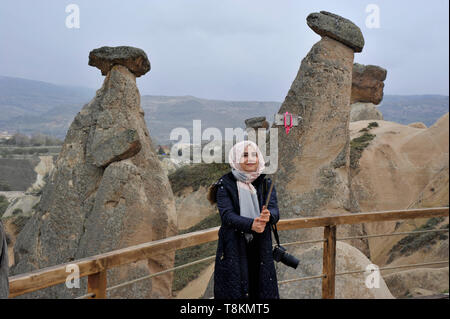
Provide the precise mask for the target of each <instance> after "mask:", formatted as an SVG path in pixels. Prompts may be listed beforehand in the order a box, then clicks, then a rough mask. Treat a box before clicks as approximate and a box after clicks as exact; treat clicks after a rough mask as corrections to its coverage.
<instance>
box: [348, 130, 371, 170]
mask: <svg viewBox="0 0 450 319" xmlns="http://www.w3.org/2000/svg"><path fill="white" fill-rule="evenodd" d="M375 136H376V135H375V134H370V133H367V132H366V133H364V134H363V135H361V136H359V137H356V138H354V139H352V140H351V141H350V167H351V168H358V166H359V159H360V158H361V156H362V152H363V151H364V149H365V148H366V147H367V146H368V145H369V144H370V141H371V140H373V139H374V138H375Z"/></svg>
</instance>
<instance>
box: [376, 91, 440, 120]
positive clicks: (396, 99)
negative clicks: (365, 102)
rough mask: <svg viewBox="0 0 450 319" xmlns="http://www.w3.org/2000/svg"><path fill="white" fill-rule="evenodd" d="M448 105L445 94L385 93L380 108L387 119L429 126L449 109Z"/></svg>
mask: <svg viewBox="0 0 450 319" xmlns="http://www.w3.org/2000/svg"><path fill="white" fill-rule="evenodd" d="M448 106H449V97H448V96H445V95H385V96H384V97H383V101H382V102H381V103H380V105H379V106H378V109H379V110H380V111H381V113H383V118H384V120H385V121H391V122H396V123H399V124H410V123H414V122H423V123H424V124H425V125H426V126H427V127H429V126H431V125H433V124H434V123H435V122H436V121H437V120H438V119H439V118H440V117H441V116H442V115H444V114H445V113H447V112H448V111H449V108H448Z"/></svg>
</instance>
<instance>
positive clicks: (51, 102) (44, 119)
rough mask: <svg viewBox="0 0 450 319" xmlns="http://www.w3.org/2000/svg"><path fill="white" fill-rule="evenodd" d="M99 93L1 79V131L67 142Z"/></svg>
mask: <svg viewBox="0 0 450 319" xmlns="http://www.w3.org/2000/svg"><path fill="white" fill-rule="evenodd" d="M94 95H95V90H92V89H88V88H78V87H69V86H60V85H55V84H51V83H47V82H41V81H34V80H27V79H21V78H13V77H5V76H0V131H4V130H7V131H10V132H16V131H20V132H21V133H24V134H28V135H29V134H31V133H33V132H37V131H39V132H41V133H44V134H47V135H52V136H56V137H59V138H64V137H65V135H66V132H67V129H68V128H69V125H70V123H71V122H72V120H73V117H74V116H75V114H76V113H77V112H78V111H79V110H80V109H81V107H82V106H83V105H84V104H85V103H87V102H89V100H90V99H92V97H93V96H94Z"/></svg>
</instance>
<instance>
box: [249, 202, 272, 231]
mask: <svg viewBox="0 0 450 319" xmlns="http://www.w3.org/2000/svg"><path fill="white" fill-rule="evenodd" d="M269 220H270V211H269V210H268V209H267V208H266V206H265V205H264V206H263V209H262V212H261V215H260V216H259V217H256V218H255V219H254V220H253V224H252V230H253V231H254V232H256V233H262V232H263V231H264V229H265V228H266V223H267V222H268V221H269Z"/></svg>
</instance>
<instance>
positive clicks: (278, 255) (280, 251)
mask: <svg viewBox="0 0 450 319" xmlns="http://www.w3.org/2000/svg"><path fill="white" fill-rule="evenodd" d="M273 259H274V260H275V261H276V262H279V261H281V262H282V263H283V264H285V265H286V266H289V267H292V268H294V269H297V266H298V263H299V262H300V260H298V259H297V258H295V257H294V256H292V255H290V254H289V253H287V252H286V248H284V247H283V246H276V247H275V248H274V249H273Z"/></svg>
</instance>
